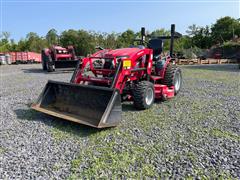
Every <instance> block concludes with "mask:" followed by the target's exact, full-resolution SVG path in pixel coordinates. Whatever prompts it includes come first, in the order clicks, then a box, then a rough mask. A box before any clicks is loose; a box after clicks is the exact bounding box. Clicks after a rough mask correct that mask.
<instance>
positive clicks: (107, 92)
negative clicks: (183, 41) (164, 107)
mask: <svg viewBox="0 0 240 180" xmlns="http://www.w3.org/2000/svg"><path fill="white" fill-rule="evenodd" d="M142 36H145V29H142ZM174 37H176V33H175V26H174V25H172V26H171V36H169V37H166V36H165V37H157V38H156V37H155V38H152V39H150V40H149V42H146V44H147V45H146V47H143V45H141V46H139V47H131V48H121V49H115V50H109V49H108V50H101V51H100V52H99V53H95V54H94V55H92V56H90V57H86V58H83V59H82V62H81V65H79V66H78V67H77V68H76V70H75V72H74V73H73V77H72V79H71V81H70V83H66V82H56V81H48V83H47V85H46V86H45V88H44V90H43V92H42V94H41V95H40V96H39V98H38V100H37V102H36V103H34V104H33V105H32V108H33V109H35V110H37V111H40V112H43V113H46V114H49V115H52V116H55V117H59V118H62V119H66V120H69V121H74V122H77V123H81V124H85V125H88V126H92V127H96V128H105V127H113V126H117V125H118V124H119V122H120V121H121V119H122V117H121V112H122V106H121V102H122V101H133V105H134V106H135V107H136V108H137V109H139V110H144V109H147V108H150V107H151V106H152V105H153V103H154V101H155V100H156V99H162V100H167V99H169V98H172V97H174V96H175V95H176V94H177V93H178V92H179V91H180V89H181V86H182V74H181V70H180V68H179V67H177V66H176V64H175V60H174V59H173V58H171V55H172V50H173V40H174ZM167 38H170V39H171V47H170V53H169V55H167V56H163V55H162V49H163V42H164V39H167ZM141 41H142V42H141V44H144V43H145V42H144V41H145V40H144V37H142V38H141Z"/></svg>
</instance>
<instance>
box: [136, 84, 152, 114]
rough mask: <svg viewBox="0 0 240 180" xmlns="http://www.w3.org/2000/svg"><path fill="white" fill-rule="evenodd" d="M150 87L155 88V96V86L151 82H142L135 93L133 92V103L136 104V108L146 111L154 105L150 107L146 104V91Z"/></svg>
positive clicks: (137, 85)
mask: <svg viewBox="0 0 240 180" xmlns="http://www.w3.org/2000/svg"><path fill="white" fill-rule="evenodd" d="M149 87H151V88H153V94H154V86H153V84H152V83H151V82H149V81H141V82H139V83H138V84H136V87H135V88H134V91H133V102H134V106H135V107H136V108H137V109H141V110H144V109H148V108H150V107H151V106H152V104H153V103H151V104H150V105H147V104H146V102H145V96H146V91H147V89H148V88H149ZM154 99H155V98H153V102H154Z"/></svg>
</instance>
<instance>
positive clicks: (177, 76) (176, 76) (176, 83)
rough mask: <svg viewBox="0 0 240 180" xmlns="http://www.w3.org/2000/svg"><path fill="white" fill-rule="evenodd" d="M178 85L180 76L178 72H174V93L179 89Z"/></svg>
mask: <svg viewBox="0 0 240 180" xmlns="http://www.w3.org/2000/svg"><path fill="white" fill-rule="evenodd" d="M180 85H181V76H180V73H179V72H176V74H175V84H174V87H175V91H178V90H179V89H180Z"/></svg>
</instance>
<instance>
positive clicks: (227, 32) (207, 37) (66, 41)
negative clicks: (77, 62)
mask: <svg viewBox="0 0 240 180" xmlns="http://www.w3.org/2000/svg"><path fill="white" fill-rule="evenodd" d="M147 33H148V34H149V35H150V36H159V35H169V34H170V31H169V30H166V29H157V30H155V31H153V32H147ZM186 33H187V35H184V36H183V37H182V38H180V39H177V40H176V41H175V51H180V52H181V51H183V50H184V49H190V48H200V49H208V48H211V47H212V46H213V45H216V44H224V43H226V42H228V41H229V40H232V39H237V38H238V37H240V22H239V19H238V20H237V19H234V18H231V17H229V16H226V17H223V18H220V19H218V20H217V21H216V22H215V23H214V24H212V25H207V26H205V27H201V26H197V25H195V24H193V25H191V26H189V27H188V29H187V30H186ZM139 37H140V32H134V31H132V30H130V29H128V30H126V31H125V32H123V33H114V32H113V33H100V32H94V31H85V30H82V29H81V30H73V29H70V30H66V31H63V32H62V33H61V34H58V32H57V31H56V30H55V29H51V30H49V31H48V33H47V34H46V36H44V37H41V36H39V35H38V34H37V33H34V32H30V33H28V34H27V35H26V37H25V38H24V39H21V40H20V41H18V42H15V41H14V40H13V39H11V34H10V33H8V32H3V33H2V35H1V41H0V51H1V52H8V51H34V52H40V51H41V50H42V49H43V48H45V47H49V46H51V45H56V44H58V45H61V46H68V45H73V46H74V47H75V49H76V52H77V54H78V55H83V56H85V55H87V54H91V53H93V52H94V51H95V47H96V46H101V47H104V48H120V47H129V46H130V45H132V44H133V39H136V38H139ZM164 48H165V50H168V48H169V41H166V42H165V47H164Z"/></svg>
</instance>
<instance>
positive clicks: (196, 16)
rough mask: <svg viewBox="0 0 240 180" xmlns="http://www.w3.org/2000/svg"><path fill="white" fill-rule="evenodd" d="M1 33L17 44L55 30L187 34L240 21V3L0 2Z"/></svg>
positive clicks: (230, 0)
mask: <svg viewBox="0 0 240 180" xmlns="http://www.w3.org/2000/svg"><path fill="white" fill-rule="evenodd" d="M0 5H1V7H0V15H1V23H0V24H1V30H2V31H7V32H10V34H11V37H10V38H11V39H14V40H15V41H18V40H20V39H21V38H24V37H26V34H27V33H29V32H36V33H37V34H39V35H40V36H45V35H46V33H47V32H48V30H50V29H51V28H55V29H56V30H57V31H58V33H61V32H63V31H64V30H68V29H76V30H77V29H84V30H93V31H97V32H98V31H99V32H123V31H125V30H127V29H132V30H134V31H139V30H140V28H141V27H146V29H147V30H148V31H153V30H155V29H158V28H166V29H170V24H172V23H174V24H176V31H178V32H180V33H183V34H185V32H186V30H187V27H188V26H189V25H192V24H197V25H199V26H205V25H211V24H213V23H214V22H215V21H216V19H219V18H220V17H224V16H231V17H233V18H240V0H220V1H218V0H196V1H195V0H150V1H147V0H139V1H137V0H112V1H111V0H90V1H87V0H69V1H67V0H49V1H47V0H32V1H30V0H0Z"/></svg>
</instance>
